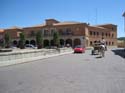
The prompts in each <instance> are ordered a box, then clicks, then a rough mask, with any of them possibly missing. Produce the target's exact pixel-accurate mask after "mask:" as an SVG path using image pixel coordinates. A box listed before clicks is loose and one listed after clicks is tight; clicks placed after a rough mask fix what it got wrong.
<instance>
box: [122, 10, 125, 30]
mask: <svg viewBox="0 0 125 93" xmlns="http://www.w3.org/2000/svg"><path fill="white" fill-rule="evenodd" d="M122 16H123V17H124V32H125V12H124V13H123V15H122Z"/></svg>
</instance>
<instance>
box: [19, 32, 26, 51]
mask: <svg viewBox="0 0 125 93" xmlns="http://www.w3.org/2000/svg"><path fill="white" fill-rule="evenodd" d="M19 47H20V49H24V48H25V35H24V33H23V32H22V33H20V41H19Z"/></svg>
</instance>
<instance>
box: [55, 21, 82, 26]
mask: <svg viewBox="0 0 125 93" xmlns="http://www.w3.org/2000/svg"><path fill="white" fill-rule="evenodd" d="M72 24H81V23H80V22H74V21H66V22H60V23H54V24H53V25H54V26H57V25H72Z"/></svg>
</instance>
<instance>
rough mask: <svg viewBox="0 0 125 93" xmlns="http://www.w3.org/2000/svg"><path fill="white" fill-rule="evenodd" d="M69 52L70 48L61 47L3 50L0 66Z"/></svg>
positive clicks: (0, 54)
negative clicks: (58, 48)
mask: <svg viewBox="0 0 125 93" xmlns="http://www.w3.org/2000/svg"><path fill="white" fill-rule="evenodd" d="M70 52H72V49H71V48H61V49H60V51H59V50H57V49H36V50H27V51H15V52H8V53H6V52H5V53H0V66H6V65H12V64H18V63H23V62H29V61H33V60H38V59H42V58H48V57H52V56H57V55H62V54H65V53H70Z"/></svg>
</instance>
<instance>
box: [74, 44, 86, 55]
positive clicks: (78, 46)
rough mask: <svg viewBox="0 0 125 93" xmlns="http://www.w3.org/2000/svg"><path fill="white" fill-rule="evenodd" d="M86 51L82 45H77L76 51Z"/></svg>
mask: <svg viewBox="0 0 125 93" xmlns="http://www.w3.org/2000/svg"><path fill="white" fill-rule="evenodd" d="M84 52H85V48H84V47H82V46H81V45H77V46H76V47H75V48H74V53H84Z"/></svg>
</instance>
